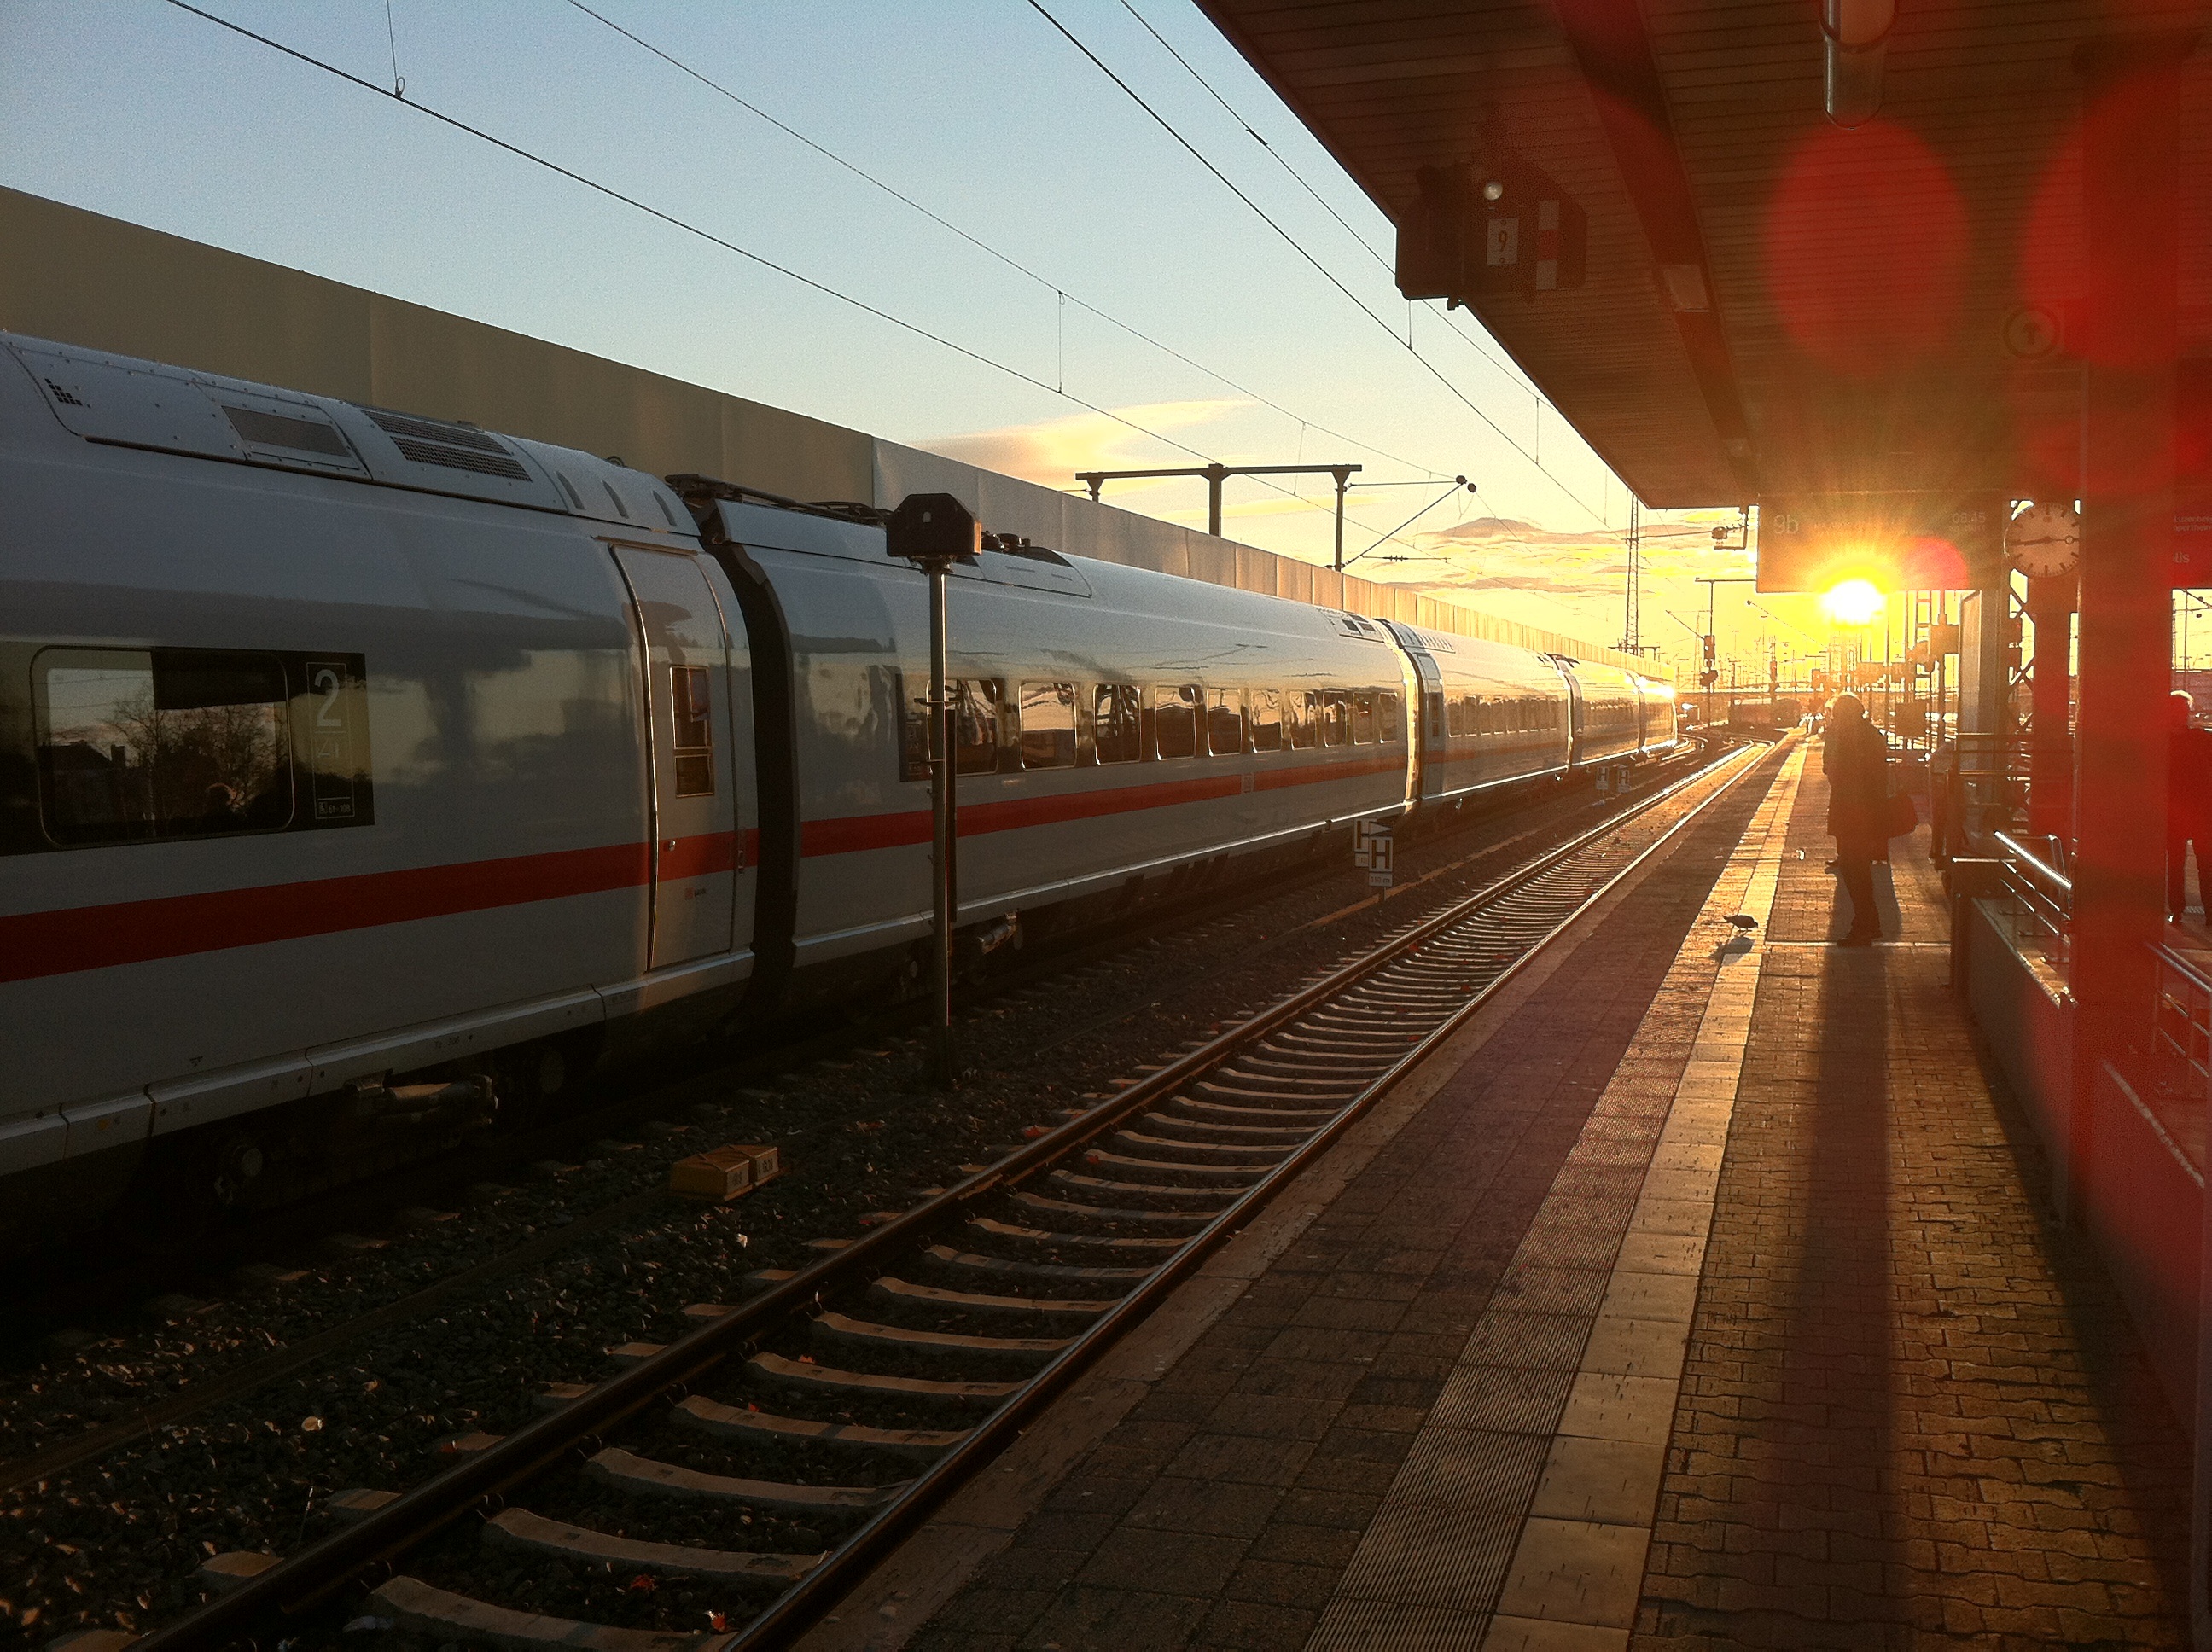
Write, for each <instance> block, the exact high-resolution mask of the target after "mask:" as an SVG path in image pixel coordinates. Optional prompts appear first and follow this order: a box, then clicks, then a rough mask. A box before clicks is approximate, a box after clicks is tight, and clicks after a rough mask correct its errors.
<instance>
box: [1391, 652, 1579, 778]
mask: <svg viewBox="0 0 2212 1652" xmlns="http://www.w3.org/2000/svg"><path fill="white" fill-rule="evenodd" d="M1389 629H1390V632H1391V635H1393V636H1395V638H1396V639H1397V640H1398V643H1399V646H1400V647H1402V648H1403V649H1404V650H1405V651H1406V654H1407V658H1408V659H1410V660H1411V661H1412V662H1413V669H1414V671H1415V672H1416V674H1417V676H1418V677H1419V686H1420V692H1421V700H1420V704H1421V708H1422V716H1421V723H1422V727H1421V750H1420V774H1419V781H1418V790H1419V795H1420V797H1421V799H1422V800H1423V802H1424V803H1425V805H1431V806H1440V805H1449V806H1450V807H1451V808H1454V809H1456V808H1458V807H1459V806H1461V805H1462V804H1464V803H1465V802H1466V801H1467V800H1468V799H1471V798H1474V797H1477V796H1480V795H1483V794H1486V793H1494V792H1497V791H1498V790H1501V789H1503V788H1507V787H1516V786H1525V785H1528V784H1530V783H1533V782H1536V781H1541V780H1547V779H1557V778H1559V777H1561V776H1563V775H1565V774H1566V772H1567V769H1568V767H1569V763H1570V761H1571V742H1572V734H1571V728H1570V722H1571V711H1572V700H1571V690H1570V689H1569V685H1568V682H1567V678H1566V675H1565V672H1564V671H1562V670H1561V668H1560V667H1559V664H1558V663H1557V662H1556V661H1554V660H1553V659H1549V658H1547V656H1545V655H1542V654H1535V653H1529V652H1528V650H1527V649H1524V648H1513V647H1507V646H1505V645H1504V644H1503V643H1498V642H1491V641H1485V640H1484V639H1482V638H1480V637H1467V636H1453V635H1445V634H1443V633H1441V632H1435V631H1427V630H1424V629H1420V628H1419V627H1417V626H1412V625H1403V624H1399V623H1395V622H1393V623H1390V628H1389Z"/></svg>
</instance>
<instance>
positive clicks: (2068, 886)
mask: <svg viewBox="0 0 2212 1652" xmlns="http://www.w3.org/2000/svg"><path fill="white" fill-rule="evenodd" d="M1990 842H1991V844H1992V845H1993V846H1994V847H1995V848H1996V851H1997V868H1998V872H1997V881H1998V887H1997V889H1996V891H1995V892H1994V894H1993V895H1991V896H1989V897H1987V903H1986V906H1985V908H1984V909H1985V910H1986V911H1987V913H1988V914H1989V916H1990V921H1991V922H1992V923H1993V924H1995V925H1996V927H1997V929H1998V930H1999V931H2000V932H2002V934H2003V935H2004V937H2005V939H2006V940H2007V941H2008V943H2010V944H2011V946H2012V948H2013V950H2014V951H2016V952H2018V953H2019V954H2020V955H2021V957H2023V958H2027V959H2033V960H2038V961H2040V962H2041V963H2043V964H2044V965H2045V967H2046V968H2048V969H2051V971H2052V972H2053V973H2054V974H2056V975H2057V976H2058V977H2059V979H2060V980H2061V981H2064V980H2065V979H2066V978H2067V976H2068V973H2069V968H2070V966H2071V964H2072V962H2073V956H2074V940H2073V921H2074V880H2073V878H2072V877H2071V876H2070V875H2069V857H2068V855H2067V852H2066V845H2065V844H2064V843H2063V841H2061V840H2059V839H2057V838H2056V837H2028V836H2027V835H2020V836H2015V835H2013V834H2012V833H2010V832H1997V833H1995V834H1993V835H1992V836H1991V838H1990Z"/></svg>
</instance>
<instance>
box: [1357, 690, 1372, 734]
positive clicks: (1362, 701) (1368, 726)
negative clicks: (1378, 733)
mask: <svg viewBox="0 0 2212 1652" xmlns="http://www.w3.org/2000/svg"><path fill="white" fill-rule="evenodd" d="M1352 744H1354V745H1373V744H1375V690H1374V689H1353V690H1352Z"/></svg>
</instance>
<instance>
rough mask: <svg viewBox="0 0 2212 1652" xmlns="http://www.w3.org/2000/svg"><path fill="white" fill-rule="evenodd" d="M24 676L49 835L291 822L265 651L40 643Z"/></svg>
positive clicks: (100, 836) (283, 746) (90, 836)
mask: <svg viewBox="0 0 2212 1652" xmlns="http://www.w3.org/2000/svg"><path fill="white" fill-rule="evenodd" d="M31 675H32V698H33V702H34V706H35V714H36V719H37V724H38V743H39V778H40V805H41V812H42V814H43V816H44V818H45V821H46V833H47V835H48V836H50V837H51V838H52V840H53V841H55V842H57V843H115V842H128V841H132V840H134V839H145V838H174V837H201V836H212V835H216V834H220V833H228V832H270V831H281V830H283V829H284V828H285V827H287V826H289V824H291V822H292V779H291V752H290V750H289V747H290V741H289V739H288V738H286V736H287V729H286V720H285V706H286V703H287V697H288V696H287V695H286V692H285V684H284V668H283V665H281V664H280V663H279V662H278V661H277V659H276V657H275V656H274V655H273V654H263V653H233V652H230V651H228V650H223V651H217V650H213V649H184V648H156V649H146V650H137V649H131V650H125V649H115V650H108V649H91V648H49V649H47V650H46V651H45V652H44V653H41V654H40V655H39V657H38V659H37V660H36V661H35V662H34V663H33V666H32V673H31ZM337 697H338V690H337V689H333V690H332V699H333V701H336V700H337Z"/></svg>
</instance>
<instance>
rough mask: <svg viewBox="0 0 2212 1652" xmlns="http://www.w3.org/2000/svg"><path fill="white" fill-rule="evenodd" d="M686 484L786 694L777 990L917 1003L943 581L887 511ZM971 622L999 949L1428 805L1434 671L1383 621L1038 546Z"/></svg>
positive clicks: (767, 870)
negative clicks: (1423, 747)
mask: <svg viewBox="0 0 2212 1652" xmlns="http://www.w3.org/2000/svg"><path fill="white" fill-rule="evenodd" d="M686 486H687V491H690V492H691V496H692V502H693V505H694V507H695V509H697V510H698V511H699V512H700V513H701V516H702V525H703V527H704V531H705V534H706V538H707V543H708V546H709V548H710V549H711V550H713V552H714V555H715V556H717V557H719V558H720V560H721V562H722V565H723V567H724V568H725V569H726V571H727V573H728V574H729V576H730V578H731V580H732V584H733V585H734V586H736V587H737V589H738V592H739V593H740V598H741V600H742V601H743V602H744V604H745V613H746V618H747V623H748V629H749V630H750V634H751V635H752V637H753V639H754V642H755V647H756V649H757V654H756V659H757V660H758V661H759V662H760V663H761V671H760V675H761V677H762V680H763V683H764V684H765V683H766V682H767V681H768V680H769V678H774V679H775V681H776V682H777V683H779V684H781V685H785V686H784V687H781V688H779V689H776V690H775V691H773V692H771V691H769V690H768V689H766V688H765V687H764V688H763V695H762V700H761V705H762V709H763V722H762V726H761V728H760V731H759V745H760V750H762V752H763V758H764V761H763V765H762V770H761V786H762V791H763V800H762V809H763V838H762V848H761V855H762V864H763V872H764V874H765V876H766V878H767V886H768V887H769V889H770V890H786V891H788V896H789V898H788V902H787V904H777V905H775V906H774V907H773V909H771V908H763V912H762V921H761V932H760V934H759V937H758V939H757V945H758V948H759V951H760V953H761V956H762V957H763V960H764V961H766V962H767V967H768V968H769V969H770V970H772V971H773V973H774V975H775V982H776V985H775V992H776V993H780V994H781V995H782V996H781V1002H783V1003H786V1004H788V1003H793V1002H798V1001H802V1000H805V999H817V998H819V997H821V996H823V995H824V994H825V993H836V992H840V991H844V990H849V989H850V988H851V987H853V986H854V985H855V984H857V982H858V981H860V980H863V979H866V978H872V977H878V976H880V975H882V974H883V973H884V969H885V966H886V964H887V963H889V964H891V965H895V966H896V968H897V969H899V970H900V971H902V972H903V973H904V974H905V975H907V976H908V978H915V977H916V976H918V975H919V972H920V969H921V951H920V945H919V944H920V943H921V941H922V940H923V939H924V938H926V937H927V933H928V931H929V926H930V911H929V883H928V876H927V873H928V864H929V842H930V815H929V785H928V770H927V738H926V733H925V728H924V725H923V722H922V720H921V714H920V710H919V708H920V705H921V696H922V695H924V694H925V693H926V691H927V688H928V685H929V655H928V631H927V619H928V606H927V585H926V582H925V580H923V577H922V576H921V574H918V573H917V572H916V571H915V569H914V568H911V567H910V566H908V564H906V563H904V562H899V561H896V560H895V559H893V558H891V557H890V556H887V555H886V554H885V550H884V534H883V532H882V531H881V529H880V528H879V527H878V526H877V525H875V523H874V521H873V520H872V518H873V517H874V516H875V515H876V514H878V513H873V512H869V511H865V510H861V511H857V512H848V513H845V516H846V518H847V519H840V517H839V515H837V514H835V513H825V512H823V511H822V510H817V509H807V508H791V507H788V506H784V507H778V506H775V505H772V504H765V503H763V502H761V498H762V496H760V495H749V494H747V493H746V492H745V491H744V490H743V489H730V488H726V487H721V486H718V485H717V484H713V483H705V482H703V481H702V482H700V483H698V484H697V486H696V490H693V489H691V487H690V484H688V483H687V484H686ZM717 495H733V496H720V497H718V496H717ZM854 517H858V518H859V519H851V518H854ZM949 603H950V607H951V637H952V656H951V673H950V674H951V692H952V693H953V695H954V696H955V700H956V704H957V738H956V743H955V744H956V753H955V756H956V763H955V768H956V771H957V772H956V784H957V796H958V809H959V814H958V822H959V835H958V877H957V886H958V893H959V911H958V919H959V921H960V923H961V924H962V926H963V929H964V931H965V932H966V933H967V934H968V935H969V937H970V938H973V941H974V944H994V943H996V942H999V941H1001V940H1004V939H1009V938H1017V937H1018V936H1019V935H1020V933H1021V932H1022V929H1023V926H1024V925H1025V924H1036V923H1038V922H1040V921H1043V922H1045V923H1051V922H1055V921H1058V922H1065V921H1068V920H1071V919H1072V918H1073V917H1074V916H1075V915H1077V914H1082V913H1088V912H1095V911H1097V910H1098V909H1100V908H1102V907H1112V906H1116V905H1125V904H1127V903H1129V902H1133V901H1136V900H1138V899H1140V898H1143V897H1144V896H1146V894H1148V893H1158V892H1159V891H1161V890H1181V889H1184V888H1188V887H1192V886H1194V885H1195V884H1197V883H1199V882H1201V881H1203V880H1204V879H1205V878H1207V877H1209V876H1212V875H1217V874H1219V873H1223V872H1228V871H1231V870H1235V869H1237V868H1240V867H1241V868H1243V869H1244V870H1258V869H1259V865H1260V863H1261V860H1263V859H1295V858H1300V857H1303V856H1304V855H1305V854H1308V853H1311V852H1313V850H1314V849H1315V847H1316V845H1317V843H1318V841H1319V840H1320V839H1321V838H1322V836H1323V835H1326V834H1328V833H1330V832H1332V831H1346V830H1348V829H1349V828H1350V826H1351V825H1352V823H1356V822H1358V821H1361V820H1368V819H1376V818H1381V817H1395V816H1397V815H1400V814H1402V813H1403V812H1404V811H1406V809H1407V806H1408V804H1409V803H1410V801H1411V797H1410V794H1409V791H1408V786H1407V774H1408V772H1409V755H1408V754H1409V727H1408V720H1407V711H1406V708H1407V702H1408V696H1409V694H1410V692H1411V679H1410V673H1409V672H1408V670H1407V662H1406V659H1405V657H1404V656H1403V655H1402V654H1401V653H1400V652H1399V651H1398V650H1397V649H1396V648H1395V647H1393V646H1392V645H1391V641H1390V639H1389V635H1387V633H1385V632H1384V630H1383V629H1382V627H1381V626H1380V625H1379V624H1378V623H1376V622H1375V621H1372V620H1369V619H1365V618H1364V617H1362V616H1358V615H1353V614H1346V613H1341V612H1336V611H1333V610H1328V609H1322V608H1315V607H1310V606H1308V605H1306V604H1301V603H1294V602H1285V601H1283V600H1280V599H1279V598H1272V597H1264V596H1259V595H1255V594H1254V593H1252V592H1243V591H1235V590H1227V589H1224V588H1222V587H1220V586H1210V585H1202V584H1198V583H1196V582H1194V581H1192V580H1181V579H1176V578H1175V577H1174V576H1172V575H1169V574H1156V573H1152V572H1150V571H1148V570H1145V569H1140V568H1123V567H1119V566H1116V565H1115V564H1112V563H1108V562H1095V561H1091V560H1089V559H1086V558H1083V557H1075V556H1062V555H1060V553H1058V552H1056V551H1053V550H1041V549H1037V548H1035V547H1026V546H1015V547H1012V548H1010V549H1007V550H985V551H984V552H983V553H982V554H981V556H980V557H979V558H978V559H977V562H976V564H975V566H974V567H972V568H969V567H962V568H957V569H956V570H955V572H954V574H953V576H952V579H951V589H950V592H949ZM770 659H773V660H774V662H775V664H774V667H773V669H770V668H769V665H768V662H769V660H770ZM786 754H787V755H786ZM768 898H769V900H770V901H771V902H775V901H776V899H777V897H776V896H774V895H770V896H769V897H768ZM762 996H763V998H765V997H767V996H769V992H768V990H767V989H766V988H765V987H764V990H763V993H762Z"/></svg>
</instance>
